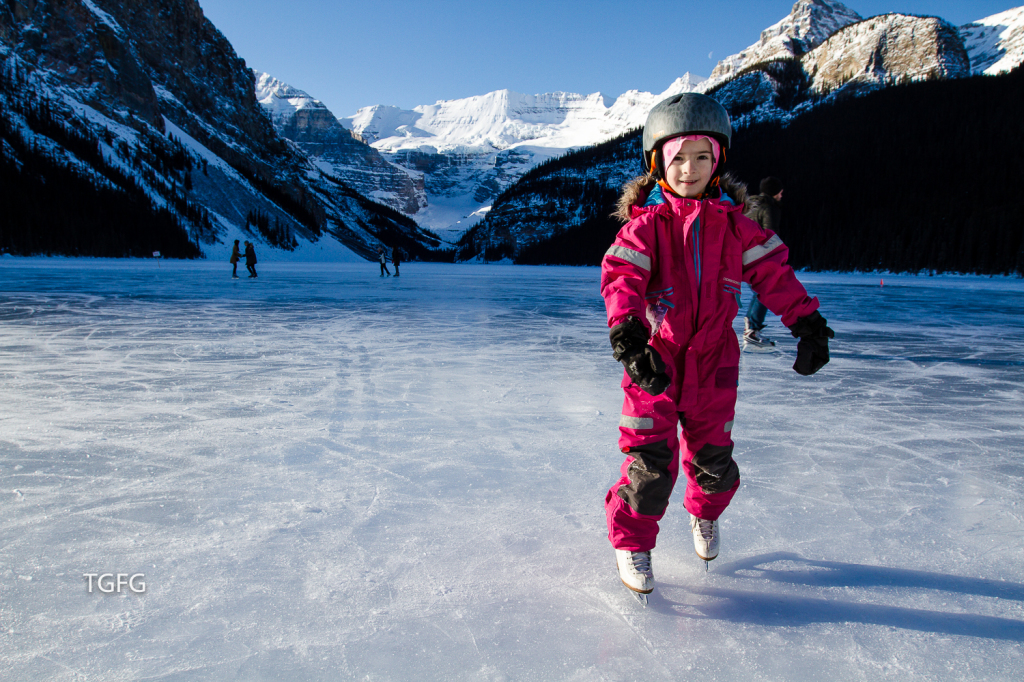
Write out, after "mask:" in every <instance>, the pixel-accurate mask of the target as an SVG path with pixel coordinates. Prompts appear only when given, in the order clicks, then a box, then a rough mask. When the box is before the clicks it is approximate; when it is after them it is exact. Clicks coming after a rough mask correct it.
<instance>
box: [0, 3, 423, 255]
mask: <svg viewBox="0 0 1024 682" xmlns="http://www.w3.org/2000/svg"><path fill="white" fill-rule="evenodd" d="M0 57H2V58H3V62H4V63H3V66H4V68H5V69H7V70H8V71H11V72H17V73H18V74H23V77H24V79H25V81H26V87H28V88H31V90H32V92H33V93H35V94H36V95H38V96H39V97H40V98H43V99H46V101H48V102H50V106H51V107H52V110H53V113H54V115H55V116H57V117H58V118H59V119H60V120H61V121H63V123H64V125H65V126H66V127H68V128H71V129H77V130H79V131H80V132H81V133H82V134H83V135H86V136H92V137H98V138H99V139H101V140H102V147H103V151H104V154H105V156H106V157H107V158H108V160H109V161H110V162H112V163H115V164H120V165H122V166H123V167H125V168H131V169H133V172H134V173H136V174H137V179H138V183H139V184H141V185H142V186H144V188H145V190H146V192H147V193H149V194H150V195H151V196H153V197H154V199H155V200H156V201H157V202H158V203H161V202H162V203H166V204H167V205H169V206H179V205H182V206H183V205H185V204H186V203H187V204H190V205H191V206H193V207H200V208H201V209H202V210H203V211H206V212H207V213H208V217H207V218H206V219H204V220H200V221H197V220H195V217H194V216H193V217H192V218H188V217H186V216H184V215H183V216H182V218H183V219H184V220H186V221H191V222H192V223H193V229H192V236H193V238H194V240H195V241H196V242H199V243H200V245H201V246H202V248H204V249H216V248H218V247H217V245H218V244H219V243H220V242H221V241H222V240H223V239H224V237H225V236H228V235H229V234H230V233H236V234H243V235H249V234H250V233H251V235H252V237H253V239H254V240H257V241H263V240H266V239H269V241H267V242H266V246H282V245H285V240H284V239H283V238H282V239H280V240H279V239H278V238H277V236H274V237H272V238H270V237H268V236H267V234H264V232H266V230H263V231H260V232H258V233H257V232H252V226H251V225H249V223H248V221H247V216H250V215H253V214H254V213H259V214H262V215H263V216H266V218H267V220H268V221H269V224H272V225H275V226H279V228H280V229H279V233H280V234H284V233H287V234H288V235H289V239H288V240H287V247H288V248H294V247H292V246H291V244H292V239H291V237H297V238H298V239H299V240H303V241H305V242H315V241H318V240H319V239H320V238H321V237H327V238H329V239H336V240H337V241H339V242H341V243H342V244H344V245H345V246H347V247H348V248H349V249H352V250H353V251H355V252H356V253H358V254H360V255H362V256H365V257H372V256H373V255H374V253H375V251H376V245H377V243H378V240H379V238H380V237H379V235H380V234H383V233H388V234H394V235H402V236H401V238H399V241H403V242H407V243H406V244H405V245H406V247H407V250H409V251H410V255H412V256H416V255H424V254H426V253H427V252H428V250H429V249H430V248H431V247H432V246H433V245H436V244H437V240H436V238H434V237H433V236H431V235H426V234H424V233H422V232H421V231H420V230H419V229H418V228H417V226H416V225H415V223H413V222H412V221H410V220H408V219H406V218H404V217H403V216H401V215H400V214H397V213H391V212H389V210H388V209H386V208H385V207H383V206H379V205H377V204H375V203H373V202H372V201H370V200H368V199H366V198H365V197H363V196H361V195H360V194H358V192H357V191H355V190H353V188H351V187H349V186H347V185H345V184H344V183H341V182H338V181H337V180H336V179H335V178H332V177H328V176H325V175H324V174H323V173H322V172H321V171H320V169H319V168H317V167H316V166H315V165H313V164H312V163H311V162H310V161H309V159H307V158H306V156H305V155H304V154H303V153H301V149H300V148H297V147H295V146H293V145H292V144H290V143H289V142H288V141H287V140H286V139H285V138H283V137H281V136H280V135H279V134H278V133H277V132H276V131H275V129H274V126H273V124H272V122H271V120H270V118H269V117H268V116H267V115H266V113H265V112H264V111H263V109H262V107H260V105H259V104H258V103H257V102H256V98H255V96H254V89H255V79H254V76H253V73H252V71H250V70H249V69H248V68H247V67H246V65H245V62H244V61H243V60H242V59H241V58H240V57H239V56H238V55H237V54H235V52H234V50H233V48H232V47H231V45H230V44H229V43H228V41H227V40H226V39H225V38H224V36H223V35H222V34H221V33H220V32H219V31H218V30H217V29H216V28H215V27H214V26H213V24H211V23H210V22H209V21H208V20H207V19H206V18H205V16H204V15H203V12H202V9H201V8H200V6H199V4H198V2H197V1H196V0H9V2H7V3H4V6H3V7H2V8H0ZM314 119H315V116H311V117H307V121H306V128H307V132H309V131H313V130H316V129H317V126H318V125H319V126H321V127H324V126H326V127H325V128H324V130H322V131H320V133H321V137H328V136H329V134H330V133H329V130H328V129H329V128H330V127H331V126H330V125H329V123H326V122H324V121H322V120H321V121H319V122H317V121H315V120H314ZM298 126H299V123H298V122H297V123H296V129H297V128H298ZM338 128H339V130H340V126H338ZM158 136H159V137H163V138H165V139H166V138H167V136H172V137H173V139H174V140H175V141H176V143H177V142H181V143H182V144H184V145H185V147H186V148H187V150H188V151H187V153H188V154H189V155H191V158H193V160H194V161H195V163H199V162H200V160H201V161H202V163H203V166H202V168H203V173H202V174H198V173H190V174H189V180H188V183H187V184H188V188H187V190H186V189H184V188H183V186H184V184H185V182H184V177H183V174H182V173H180V172H178V174H177V175H174V174H173V173H171V171H169V170H168V169H167V168H164V167H162V166H161V165H160V164H155V162H154V164H155V165H149V164H143V163H142V162H139V161H138V159H140V158H143V157H148V156H149V155H151V154H150V153H151V152H152V147H153V140H156V139H157V137H158ZM66 155H67V156H68V157H69V159H71V161H70V162H77V163H78V164H79V165H81V164H82V163H84V162H83V161H82V160H81V159H75V158H74V157H75V154H74V153H67V154H66ZM86 165H87V164H86ZM143 165H145V166H146V167H143ZM190 167H191V166H190ZM176 172H177V171H176ZM196 210H197V211H198V210H199V209H198V208H197V209H196ZM199 223H202V224H199ZM276 234H278V233H275V235H276ZM396 238H397V237H393V238H392V241H394V239H396Z"/></svg>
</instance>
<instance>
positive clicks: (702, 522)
mask: <svg viewBox="0 0 1024 682" xmlns="http://www.w3.org/2000/svg"><path fill="white" fill-rule="evenodd" d="M697 527H698V528H700V536H701V537H702V538H704V539H705V540H712V539H714V537H715V522H714V521H708V520H707V519H697Z"/></svg>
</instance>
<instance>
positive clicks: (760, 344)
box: [743, 176, 783, 352]
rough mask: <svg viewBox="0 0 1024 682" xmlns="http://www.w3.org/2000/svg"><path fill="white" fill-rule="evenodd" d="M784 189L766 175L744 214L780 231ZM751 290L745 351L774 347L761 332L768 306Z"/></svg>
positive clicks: (775, 230) (767, 227)
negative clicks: (758, 191) (758, 192)
mask: <svg viewBox="0 0 1024 682" xmlns="http://www.w3.org/2000/svg"><path fill="white" fill-rule="evenodd" d="M782 189H783V188H782V181H781V180H779V179H778V178H773V177H771V176H769V177H767V178H765V179H764V180H762V181H761V193H760V194H757V195H755V196H752V197H750V199H748V200H747V203H746V207H745V208H744V211H743V215H745V216H747V217H748V218H750V219H751V220H753V221H755V222H756V223H757V224H758V225H760V226H761V228H762V229H765V230H770V231H772V232H774V233H776V234H778V232H779V223H780V222H781V221H782V203H781V202H782ZM751 293H753V297H752V298H751V299H750V306H749V307H748V308H747V317H746V319H745V320H744V322H743V350H745V351H753V352H757V351H765V350H771V349H772V348H773V347H774V346H775V342H774V341H772V340H771V339H769V338H768V337H766V336H763V335H762V334H761V330H762V329H764V327H765V323H764V316H765V313H767V312H768V308H766V307H765V305H764V304H763V303H761V301H759V300H758V298H757V292H751Z"/></svg>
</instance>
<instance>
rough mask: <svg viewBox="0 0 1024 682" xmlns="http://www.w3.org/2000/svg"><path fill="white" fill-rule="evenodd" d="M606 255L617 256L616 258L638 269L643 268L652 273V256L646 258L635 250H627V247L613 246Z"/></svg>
mask: <svg viewBox="0 0 1024 682" xmlns="http://www.w3.org/2000/svg"><path fill="white" fill-rule="evenodd" d="M604 255H605V256H615V257H616V258H621V259H622V260H624V261H627V262H629V263H632V264H633V265H635V266H637V267H638V268H643V269H644V270H647V271H648V272H650V270H651V258H650V256H645V255H644V254H642V253H640V252H639V251H634V250H633V249H629V248H626V247H625V246H614V245H613V246H612V247H611V248H610V249H608V250H607V251H605V253H604Z"/></svg>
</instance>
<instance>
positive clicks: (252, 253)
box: [245, 241, 258, 277]
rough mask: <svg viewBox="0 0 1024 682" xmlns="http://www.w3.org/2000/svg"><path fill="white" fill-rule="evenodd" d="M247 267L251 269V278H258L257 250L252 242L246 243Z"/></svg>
mask: <svg viewBox="0 0 1024 682" xmlns="http://www.w3.org/2000/svg"><path fill="white" fill-rule="evenodd" d="M245 267H246V268H248V269H249V276H250V277H258V275H257V274H256V250H255V249H254V248H253V247H252V242H250V241H246V242H245Z"/></svg>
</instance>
